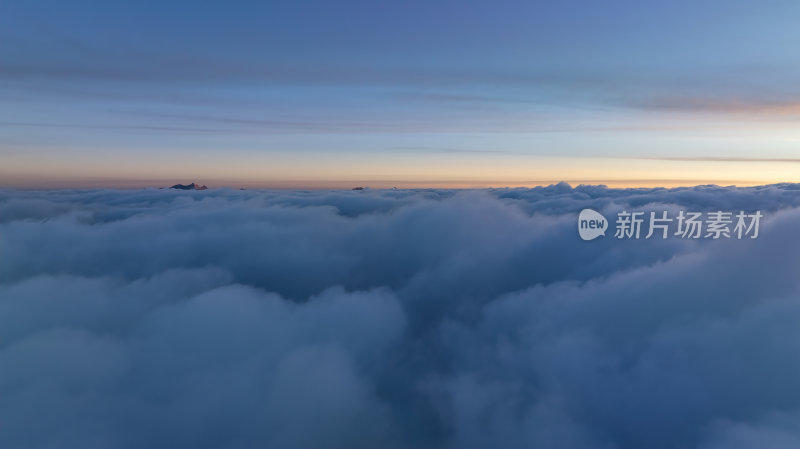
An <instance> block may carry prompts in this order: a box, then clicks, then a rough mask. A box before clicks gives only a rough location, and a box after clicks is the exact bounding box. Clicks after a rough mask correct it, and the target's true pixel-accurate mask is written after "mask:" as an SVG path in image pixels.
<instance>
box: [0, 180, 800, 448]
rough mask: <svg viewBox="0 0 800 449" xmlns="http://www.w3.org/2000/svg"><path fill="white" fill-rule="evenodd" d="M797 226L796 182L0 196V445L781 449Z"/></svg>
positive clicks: (793, 339)
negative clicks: (723, 226)
mask: <svg viewBox="0 0 800 449" xmlns="http://www.w3.org/2000/svg"><path fill="white" fill-rule="evenodd" d="M586 207H588V208H593V209H595V210H598V211H600V212H602V213H604V214H605V215H606V216H607V217H613V216H614V214H615V213H616V212H618V211H620V210H623V209H627V210H644V211H648V210H654V211H656V210H657V211H661V210H669V211H672V212H674V211H678V210H681V209H687V210H698V211H711V210H723V211H732V212H734V213H735V212H738V211H739V210H745V211H755V210H761V211H762V212H763V213H764V214H765V217H764V218H763V219H762V222H761V226H760V228H761V229H760V235H759V237H758V238H757V239H743V240H737V239H722V240H710V239H700V240H687V239H680V238H677V237H672V238H668V239H666V240H662V239H650V240H638V241H636V240H617V239H615V238H613V220H612V223H611V227H612V229H611V230H610V232H609V233H608V234H607V235H606V237H601V238H599V239H597V240H594V241H591V242H585V241H582V240H580V239H579V237H578V234H577V223H576V218H577V214H578V212H579V211H580V210H581V209H583V208H586ZM798 233H800V185H796V184H781V185H773V186H764V187H753V188H733V187H728V188H725V187H716V186H700V187H694V188H679V189H608V188H605V187H602V186H579V187H576V188H572V187H570V186H568V185H566V184H558V185H553V186H549V187H541V188H534V189H499V190H481V191H447V190H383V191H380V190H377V191H370V190H364V191H251V190H248V191H239V190H227V189H217V190H208V191H203V192H198V191H189V192H184V191H172V190H158V189H150V190H138V191H113V190H91V191H86V190H84V191H14V190H5V191H0V447H2V448H3V449H30V448H43V449H47V448H53V449H56V448H58V449H61V448H63V449H74V448H81V449H94V448H103V449H106V448H107V449H127V448H131V449H140V448H170V449H172V448H197V449H202V448H231V449H233V448H237V449H239V448H241V449H251V448H275V449H293V448H298V449H299V448H386V449H391V448H423V449H424V448H465V449H469V448H510V449H511V448H545V449H552V448H555V449H558V448H564V449H584V448H598V449H639V448H655V449H659V448H670V449H671V448H675V449H684V448H685V449H690V448H698V449H744V448H754V449H755V448H758V449H763V448H769V449H783V448H797V447H800V236H799V235H798Z"/></svg>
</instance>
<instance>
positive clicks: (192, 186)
mask: <svg viewBox="0 0 800 449" xmlns="http://www.w3.org/2000/svg"><path fill="white" fill-rule="evenodd" d="M170 189H178V190H208V187H206V186H201V185H197V184H195V183H191V184H188V185H184V184H175V185H174V186H172V187H170Z"/></svg>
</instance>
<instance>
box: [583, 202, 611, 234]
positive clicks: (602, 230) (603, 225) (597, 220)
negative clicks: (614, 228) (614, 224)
mask: <svg viewBox="0 0 800 449" xmlns="http://www.w3.org/2000/svg"><path fill="white" fill-rule="evenodd" d="M606 229H608V220H606V217H604V216H603V215H602V214H600V213H599V212H596V211H594V210H592V209H584V210H582V211H581V213H580V214H578V234H579V235H580V236H581V238H582V239H583V240H594V239H596V238H597V237H600V236H601V235H606Z"/></svg>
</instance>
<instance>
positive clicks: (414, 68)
mask: <svg viewBox="0 0 800 449" xmlns="http://www.w3.org/2000/svg"><path fill="white" fill-rule="evenodd" d="M798 17H800V3H798V2H796V1H794V0H785V1H764V0H760V1H744V0H726V1H721V0H709V1H704V2H697V1H685V0H676V1H670V2H664V1H633V0H610V1H606V2H591V1H576V0H565V1H559V2H541V1H518V2H517V1H514V2H504V1H499V2H479V1H406V2H392V3H390V2H375V1H336V2H330V1H303V2H272V1H270V2H249V1H241V2H213V1H171V2H163V1H148V0H144V1H136V2H105V1H75V2H64V1H54V0H52V1H51V0H43V1H37V2H30V1H18V0H5V1H3V2H2V3H0V161H1V163H0V187H21V188H67V187H144V186H165V185H171V184H174V183H178V182H181V183H188V182H193V181H194V182H200V183H204V184H208V185H209V186H212V187H218V186H231V187H240V186H241V187H273V188H286V187H292V188H350V187H352V186H355V185H367V186H372V187H392V186H397V187H484V186H529V185H539V184H550V183H554V182H557V181H567V182H570V183H572V184H573V185H574V184H576V183H590V184H608V185H611V186H642V185H645V186H646V185H663V186H674V185H694V184H707V183H716V184H720V185H730V184H736V185H754V184H764V183H773V182H781V181H793V180H796V179H797V178H798V176H800V152H798V148H799V147H800V127H799V126H798V121H799V120H800V87H798V85H797V82H796V80H797V79H800V57H799V56H798V53H797V51H796V49H797V48H800V28H798V27H797V18H798Z"/></svg>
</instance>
